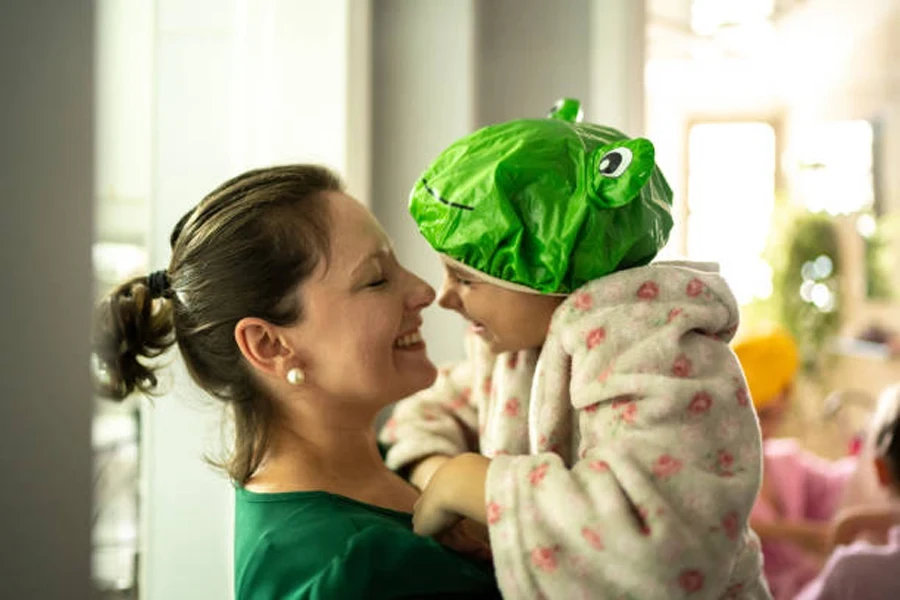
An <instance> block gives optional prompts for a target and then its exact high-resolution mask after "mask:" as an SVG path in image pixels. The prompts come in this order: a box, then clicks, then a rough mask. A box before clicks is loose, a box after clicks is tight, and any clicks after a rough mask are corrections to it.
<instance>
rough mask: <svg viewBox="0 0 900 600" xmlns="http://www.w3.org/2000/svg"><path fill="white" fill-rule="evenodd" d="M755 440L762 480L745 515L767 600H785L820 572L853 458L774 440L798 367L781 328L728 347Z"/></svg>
mask: <svg viewBox="0 0 900 600" xmlns="http://www.w3.org/2000/svg"><path fill="white" fill-rule="evenodd" d="M734 351H735V354H737V357H738V359H739V360H740V362H741V366H742V367H743V369H744V375H745V376H746V378H747V385H748V387H749V389H750V398H751V400H752V401H753V406H754V407H755V408H756V413H757V416H758V417H759V423H760V427H761V429H762V437H763V465H764V467H763V482H762V488H761V491H760V494H759V497H758V498H757V500H756V504H755V505H754V506H753V511H752V512H751V513H750V524H751V526H752V527H753V530H754V531H755V532H756V533H757V534H758V535H759V537H760V540H761V542H762V551H763V557H764V560H763V563H764V566H765V569H764V573H765V576H766V581H767V583H768V584H769V590H770V591H771V592H772V597H773V598H775V600H790V599H791V598H793V597H794V596H795V595H796V594H797V592H798V591H800V590H801V589H802V588H803V586H804V585H805V584H807V583H808V582H809V581H810V580H811V579H813V578H814V577H815V576H816V574H818V572H819V571H820V570H821V568H822V564H823V562H824V560H825V559H826V558H827V556H828V552H829V550H830V549H829V547H828V544H829V536H830V534H831V527H832V523H831V519H832V518H833V517H834V515H835V513H836V512H837V510H838V505H839V503H840V501H841V498H842V495H843V491H844V486H845V484H846V482H847V480H848V479H849V478H850V476H851V475H852V474H853V471H854V468H855V467H856V459H855V458H853V457H846V458H843V459H841V460H838V461H834V462H831V461H827V460H825V459H823V458H820V457H818V456H815V455H814V454H812V453H810V452H807V451H805V450H803V448H801V447H800V445H799V444H798V443H797V441H796V440H794V439H791V438H779V437H776V436H777V434H778V429H779V428H780V426H781V424H782V422H783V421H784V417H785V412H786V411H787V409H788V407H789V405H790V402H791V388H792V387H793V384H794V380H795V378H796V376H797V370H798V368H799V364H800V361H799V353H798V350H797V345H796V343H795V342H794V339H793V338H792V337H791V336H790V335H789V334H788V333H787V332H786V331H785V330H783V329H781V328H771V329H768V330H761V331H758V332H754V333H752V334H749V335H745V336H743V337H742V338H741V340H740V341H738V342H737V343H736V344H735V345H734Z"/></svg>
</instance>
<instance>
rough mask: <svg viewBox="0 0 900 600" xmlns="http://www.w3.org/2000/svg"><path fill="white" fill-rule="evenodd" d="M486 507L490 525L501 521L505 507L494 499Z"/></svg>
mask: <svg viewBox="0 0 900 600" xmlns="http://www.w3.org/2000/svg"><path fill="white" fill-rule="evenodd" d="M486 509H487V510H486V512H487V522H488V525H493V524H494V523H496V522H497V521H499V520H500V517H501V516H502V515H503V509H502V508H500V505H499V504H497V503H496V502H494V501H493V500H492V501H490V502H488V504H487V507H486Z"/></svg>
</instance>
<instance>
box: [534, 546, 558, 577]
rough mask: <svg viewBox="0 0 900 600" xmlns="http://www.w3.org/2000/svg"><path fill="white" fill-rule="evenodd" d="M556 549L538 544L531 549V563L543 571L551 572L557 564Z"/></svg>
mask: <svg viewBox="0 0 900 600" xmlns="http://www.w3.org/2000/svg"><path fill="white" fill-rule="evenodd" d="M558 551H559V550H558V548H556V547H554V548H550V547H547V546H538V547H537V548H535V549H534V550H532V551H531V564H533V565H534V566H535V567H537V568H538V569H540V570H541V571H543V572H544V573H553V572H554V571H556V568H557V567H558V566H559V565H558V563H557V560H556V553H557V552H558Z"/></svg>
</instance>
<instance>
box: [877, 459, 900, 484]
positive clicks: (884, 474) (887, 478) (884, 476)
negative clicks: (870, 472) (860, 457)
mask: <svg viewBox="0 0 900 600" xmlns="http://www.w3.org/2000/svg"><path fill="white" fill-rule="evenodd" d="M872 465H873V466H874V467H875V475H876V477H878V483H879V484H880V485H881V486H882V487H894V486H895V485H897V484H896V483H895V482H894V478H893V477H892V476H891V468H890V465H888V464H887V461H886V460H885V459H884V457H881V456H877V457H875V460H873V461H872Z"/></svg>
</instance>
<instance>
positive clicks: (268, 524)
mask: <svg viewBox="0 0 900 600" xmlns="http://www.w3.org/2000/svg"><path fill="white" fill-rule="evenodd" d="M410 523H411V521H410V517H409V516H408V515H404V514H403V513H398V512H395V511H391V510H388V509H383V508H380V507H376V506H371V505H367V504H364V503H362V502H357V501H355V500H352V499H350V498H345V497H343V496H338V495H335V494H331V493H328V492H318V491H309V492H279V493H257V492H252V491H249V490H246V489H243V488H239V489H237V490H236V492H235V532H234V553H235V555H234V561H235V586H236V587H235V589H236V590H241V589H248V587H249V588H252V589H255V590H259V589H260V588H261V587H262V588H265V586H266V585H269V584H270V583H271V582H282V583H281V584H279V585H283V584H284V583H283V582H285V581H293V582H295V583H300V582H303V581H306V580H309V579H311V578H314V577H315V574H316V573H318V572H319V571H321V570H322V569H323V568H325V567H326V566H327V565H328V563H329V562H331V561H333V560H334V559H335V558H336V557H340V556H342V555H344V554H346V553H347V549H348V547H349V546H350V545H352V544H353V541H354V539H355V538H356V537H358V536H359V535H360V534H361V533H362V532H364V531H366V530H368V529H372V528H375V530H376V531H380V532H383V531H389V530H391V529H401V530H402V529H408V528H409V527H410ZM253 597H256V596H253ZM259 597H265V596H263V595H260V596H259Z"/></svg>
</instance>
